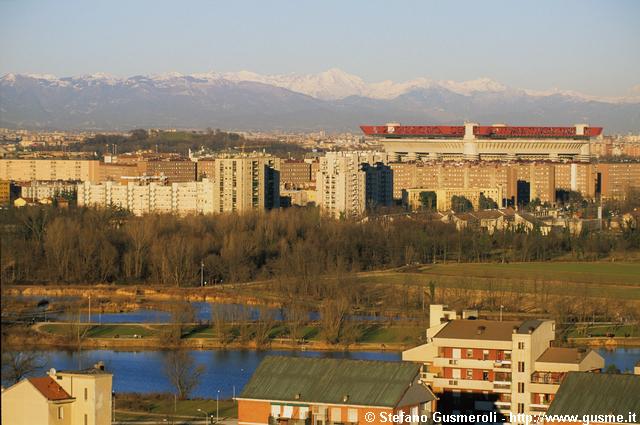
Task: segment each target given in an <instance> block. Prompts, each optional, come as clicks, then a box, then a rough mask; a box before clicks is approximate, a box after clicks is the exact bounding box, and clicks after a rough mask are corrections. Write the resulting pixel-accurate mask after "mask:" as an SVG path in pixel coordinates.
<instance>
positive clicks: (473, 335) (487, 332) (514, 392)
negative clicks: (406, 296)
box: [402, 305, 604, 416]
mask: <svg viewBox="0 0 640 425" xmlns="http://www.w3.org/2000/svg"><path fill="white" fill-rule="evenodd" d="M475 316H477V315H475ZM465 317H466V318H465ZM429 322H430V323H429V324H430V327H429V329H427V335H426V336H427V343H426V344H423V345H420V346H418V347H415V348H412V349H410V350H407V351H404V352H403V353H402V359H403V360H404V361H411V362H418V363H421V364H423V369H422V379H423V380H424V381H425V382H427V383H428V384H429V385H430V386H431V388H432V390H433V391H434V392H435V393H436V394H437V395H438V397H439V398H440V402H439V406H440V409H441V410H451V411H456V410H457V411H465V410H469V411H473V410H476V411H477V410H482V411H497V412H499V413H501V414H502V415H505V416H508V414H509V413H514V414H517V413H531V414H536V413H538V414H539V413H542V412H544V411H545V410H546V409H547V407H548V405H549V403H550V402H551V401H552V400H553V398H554V395H555V393H556V392H557V390H558V387H559V385H560V383H561V382H562V380H563V379H564V377H565V376H566V374H567V373H568V372H570V371H599V370H600V369H601V368H602V367H604V359H603V358H602V357H601V356H600V355H598V354H597V353H595V352H593V351H581V350H579V349H575V348H556V347H552V346H551V343H552V342H553V341H554V340H555V322H554V321H552V320H525V321H495V320H479V319H475V317H473V316H469V315H468V314H467V315H466V316H465V315H464V314H463V316H462V318H460V316H459V315H458V314H457V313H456V312H455V311H449V310H446V309H445V306H442V305H431V306H430V318H429Z"/></svg>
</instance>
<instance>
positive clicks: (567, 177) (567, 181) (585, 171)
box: [554, 162, 597, 199]
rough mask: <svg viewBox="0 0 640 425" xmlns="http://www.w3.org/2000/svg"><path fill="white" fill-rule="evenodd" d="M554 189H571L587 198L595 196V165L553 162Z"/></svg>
mask: <svg viewBox="0 0 640 425" xmlns="http://www.w3.org/2000/svg"><path fill="white" fill-rule="evenodd" d="M554 168H555V180H556V189H562V190H571V191H574V192H580V194H581V195H582V196H583V197H585V198H589V199H593V198H595V196H596V181H597V175H596V166H595V164H584V163H580V162H572V163H567V164H554Z"/></svg>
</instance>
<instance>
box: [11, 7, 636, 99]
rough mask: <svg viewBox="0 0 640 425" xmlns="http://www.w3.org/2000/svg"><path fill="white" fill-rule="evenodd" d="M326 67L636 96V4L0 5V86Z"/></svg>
mask: <svg viewBox="0 0 640 425" xmlns="http://www.w3.org/2000/svg"><path fill="white" fill-rule="evenodd" d="M332 67H337V68H340V69H342V70H344V71H347V72H350V73H354V74H357V75H359V76H361V77H362V78H364V79H365V80H366V81H379V80H384V79H391V80H396V81H397V80H405V79H410V78H415V77H420V76H424V77H429V78H434V79H452V80H467V79H474V78H478V77H489V78H492V79H495V80H497V81H500V82H502V83H505V84H508V85H512V86H515V87H521V88H531V89H538V90H544V89H550V88H555V87H557V88H562V89H568V90H577V91H580V92H583V93H587V94H592V95H598V96H624V95H630V94H635V95H638V94H640V1H637V0H628V1H623V0H620V1H616V0H611V1H605V0H601V1H588V0H570V1H569V0H536V1H515V0H505V1H480V0H472V1H453V0H451V1H445V0H442V1H391V0H387V1H375V0H362V1H355V0H354V1H348V0H338V1H327V0H323V1H320V0H316V1H305V0H290V1H278V0H271V1H267V0H257V1H243V0H233V1H231V0H229V1H213V0H211V1H188V0H183V1H177V0H176V1H162V0H129V1H117V0H110V1H88V0H69V1H62V0H41V1H36V0H33V1H32V0H0V73H1V74H4V73H7V72H19V73H50V74H55V75H58V76H69V75H81V74H88V73H94V72H107V73H111V74H114V75H118V76H130V75H135V74H155V73H163V72H169V71H178V72H182V73H191V72H206V71H239V70H243V69H246V70H251V71H255V72H259V73H289V72H296V73H316V72H320V71H324V70H326V69H328V68H332ZM633 87H635V93H634V92H633V89H632V88H633Z"/></svg>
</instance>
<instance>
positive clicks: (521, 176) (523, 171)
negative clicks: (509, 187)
mask: <svg viewBox="0 0 640 425" xmlns="http://www.w3.org/2000/svg"><path fill="white" fill-rule="evenodd" d="M513 167H514V169H515V173H516V177H517V183H516V184H517V196H516V198H517V203H519V204H522V203H525V204H526V203H529V202H531V201H533V200H534V199H539V200H540V201H541V202H543V203H544V202H548V203H550V204H552V203H554V202H555V201H556V181H555V168H554V167H555V166H554V164H552V163H549V162H524V163H516V164H514V165H513Z"/></svg>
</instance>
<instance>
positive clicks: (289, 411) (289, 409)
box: [282, 406, 293, 418]
mask: <svg viewBox="0 0 640 425" xmlns="http://www.w3.org/2000/svg"><path fill="white" fill-rule="evenodd" d="M282 417H284V418H291V417H293V406H284V409H283V412H282Z"/></svg>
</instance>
